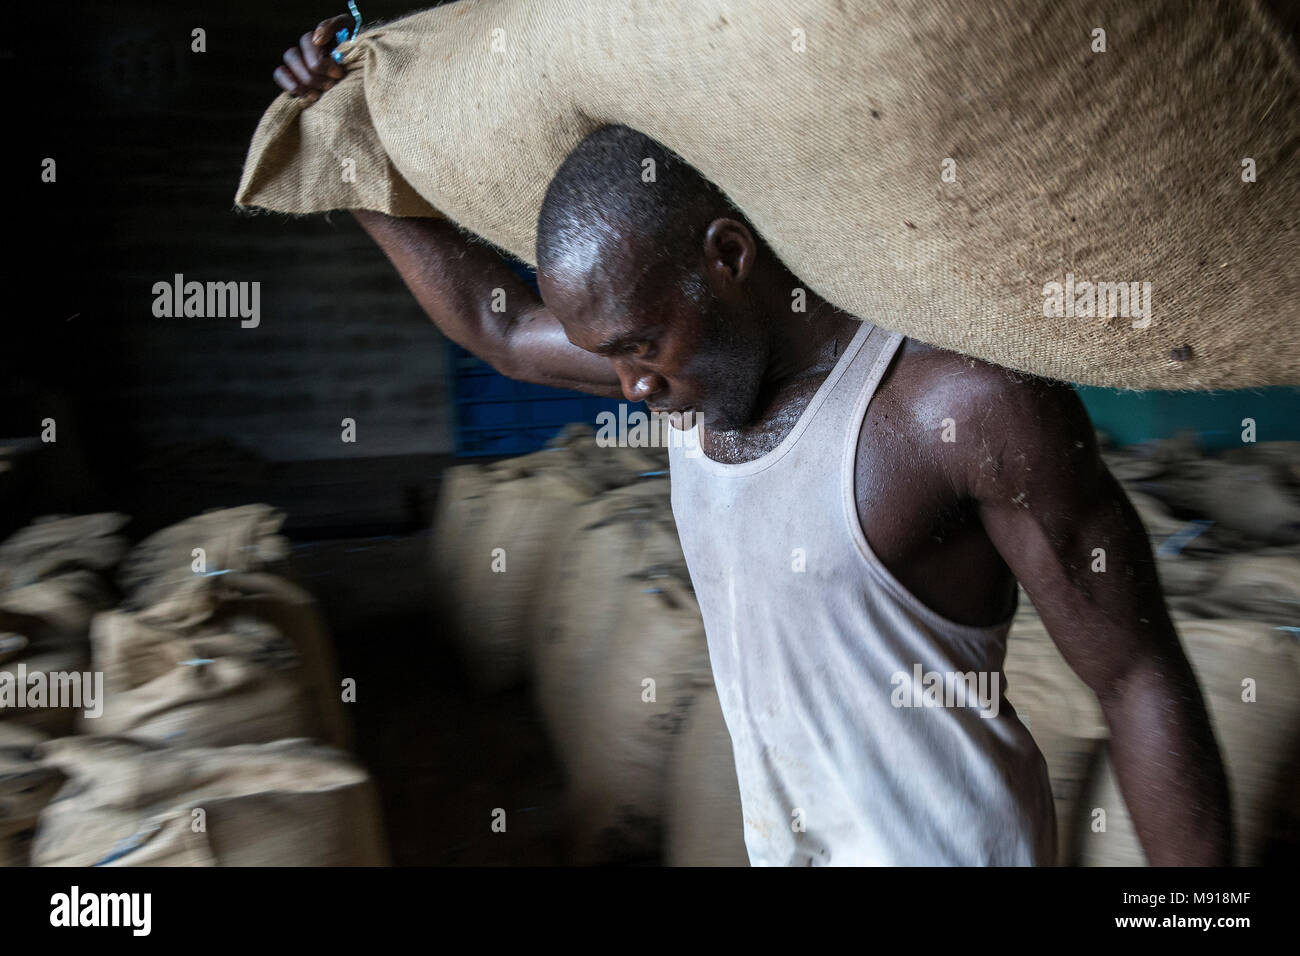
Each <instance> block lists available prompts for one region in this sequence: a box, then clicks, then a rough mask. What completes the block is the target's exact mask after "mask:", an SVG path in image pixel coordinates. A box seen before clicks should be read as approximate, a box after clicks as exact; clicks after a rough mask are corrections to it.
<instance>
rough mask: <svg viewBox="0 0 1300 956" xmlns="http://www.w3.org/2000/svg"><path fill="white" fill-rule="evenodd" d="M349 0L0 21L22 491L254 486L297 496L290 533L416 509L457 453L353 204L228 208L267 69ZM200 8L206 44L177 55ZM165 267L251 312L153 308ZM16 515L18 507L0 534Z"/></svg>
mask: <svg viewBox="0 0 1300 956" xmlns="http://www.w3.org/2000/svg"><path fill="white" fill-rule="evenodd" d="M427 5H431V4H426V6H427ZM361 9H362V13H363V14H364V15H365V17H366V19H367V22H369V21H371V20H373V19H391V18H393V17H396V16H398V15H400V14H402V13H405V12H408V11H409V9H411V8H410V7H408V6H406V5H393V4H384V3H375V2H374V0H367V2H366V3H364V4H362V5H361ZM344 10H346V5H345V4H343V3H335V2H332V0H331V2H327V3H325V4H324V5H322V4H321V3H320V2H312V3H307V2H298V0H293V2H282V3H275V4H268V3H252V2H239V0H236V2H230V3H218V4H205V5H170V4H162V3H151V4H150V3H139V2H126V3H99V4H93V5H92V4H56V5H55V7H54V10H53V11H50V10H48V9H42V10H41V11H40V13H41V15H42V16H43V17H44V20H43V25H42V27H41V28H40V29H32V28H31V27H30V26H27V27H23V26H21V25H20V26H15V28H14V29H13V31H12V32H11V33H10V34H9V35H8V36H7V37H5V39H4V41H3V44H4V47H5V48H4V50H3V52H2V53H0V64H2V68H3V69H4V70H5V71H6V73H7V76H6V80H7V82H6V88H7V90H8V93H9V95H8V96H7V97H6V101H7V103H8V104H9V106H10V108H11V110H12V111H14V112H18V113H19V114H20V123H19V130H20V135H19V136H18V137H16V141H14V140H11V141H10V146H9V148H7V149H6V150H5V154H6V162H7V163H8V164H10V165H11V167H12V168H11V169H9V170H8V173H9V175H8V176H7V177H6V178H7V181H8V182H9V183H10V184H12V185H13V186H14V187H15V190H14V191H15V193H17V197H16V198H17V200H18V202H17V203H11V204H10V209H11V212H13V213H14V218H15V220H16V221H11V222H10V229H9V232H10V240H11V241H10V252H9V254H8V255H7V257H6V258H7V259H8V260H9V265H10V267H11V268H12V270H13V271H12V275H11V278H10V280H9V281H8V282H7V283H6V286H7V290H8V292H9V294H8V295H7V296H6V299H7V302H8V305H9V308H8V309H7V310H6V311H7V312H8V313H9V314H8V322H7V323H6V324H7V329H6V336H5V339H6V341H7V342H8V345H9V347H8V348H6V349H5V351H6V352H7V353H8V354H7V355H6V356H5V362H6V366H7V367H6V369H5V375H4V382H3V385H2V386H0V387H2V388H3V394H2V395H0V437H4V438H21V437H35V436H36V435H37V434H38V433H39V430H40V421H41V420H42V419H44V418H46V417H52V418H54V419H55V420H56V422H57V429H58V442H57V446H55V447H46V448H42V449H40V450H39V451H40V453H41V457H42V458H44V459H47V460H46V461H44V462H42V466H43V467H42V471H41V474H42V476H43V478H44V479H45V480H42V481H39V482H37V483H36V487H32V488H29V489H28V491H29V494H28V495H27V496H25V499H24V500H25V501H26V503H27V504H28V506H29V507H28V509H27V510H30V511H31V512H32V513H41V512H43V511H48V510H50V509H51V508H53V509H56V510H68V511H72V510H90V509H97V508H104V507H111V508H113V509H115V510H127V511H129V512H130V513H132V514H134V515H136V517H137V530H139V531H144V530H148V529H151V528H152V527H156V526H161V525H162V524H165V523H167V522H169V521H173V520H177V518H179V517H183V516H185V515H187V514H192V513H194V512H195V511H197V510H201V507H206V506H215V505H219V504H224V503H227V502H226V501H225V500H224V499H226V498H232V500H233V498H234V497H239V495H240V493H241V492H242V491H249V490H251V489H253V488H256V489H258V492H259V493H260V495H261V497H262V498H263V499H267V498H268V496H269V498H270V499H273V500H272V501H271V503H273V504H284V505H290V504H292V505H293V507H292V509H291V511H290V523H289V529H290V530H291V531H294V532H295V533H301V534H308V533H311V534H321V533H325V534H328V533H334V532H340V531H342V530H343V529H348V530H350V531H356V530H358V529H361V530H371V531H391V530H408V529H410V528H413V527H416V526H422V525H423V524H424V523H425V520H426V519H427V517H428V514H427V498H428V497H429V495H430V492H431V489H430V488H429V487H428V482H427V481H426V480H425V479H426V477H427V476H429V475H434V476H436V472H437V470H438V468H439V467H440V466H441V464H442V463H443V462H442V461H441V460H440V457H442V456H446V455H448V454H449V453H451V452H452V450H453V428H454V417H453V410H452V407H451V403H450V397H449V396H450V388H449V381H448V378H449V369H450V361H449V356H448V354H447V349H446V342H445V340H444V339H443V338H442V336H441V335H440V334H439V333H438V332H437V330H436V329H435V328H434V327H433V326H432V324H431V323H430V322H429V321H428V320H427V318H425V317H424V315H423V313H422V312H421V311H420V310H419V308H418V306H417V305H416V304H415V302H414V301H413V300H412V298H411V297H410V295H409V294H408V293H407V292H406V291H405V289H404V287H403V286H402V284H401V282H400V280H398V279H397V277H396V274H395V273H394V272H393V270H392V269H391V267H390V266H389V264H388V262H387V260H385V259H384V257H383V255H382V254H381V253H380V252H379V251H378V249H376V248H375V247H374V245H373V244H372V243H371V242H370V241H369V239H368V238H367V237H366V236H365V235H364V233H362V232H361V230H360V228H359V227H358V226H357V225H356V223H355V222H354V221H353V219H352V217H351V216H349V215H347V214H346V213H337V214H334V215H331V216H329V217H321V216H316V217H309V218H303V219H293V218H290V217H286V216H279V215H270V214H261V215H249V214H246V213H241V212H237V211H236V210H235V209H234V195H235V189H236V186H237V184H238V180H239V174H240V170H241V168H242V165H243V160H244V156H245V153H246V150H247V147H248V142H249V140H250V139H251V137H252V133H253V130H254V128H255V126H256V124H257V120H258V118H259V117H260V116H261V114H262V111H263V110H264V109H265V108H266V106H267V105H268V104H269V103H270V101H271V99H272V98H273V97H274V96H275V95H276V94H277V93H278V92H279V90H278V87H276V86H275V85H274V83H273V81H272V79H271V72H272V70H273V69H274V68H275V67H276V65H278V64H279V62H280V59H281V56H282V54H283V52H284V50H285V48H286V47H288V46H289V45H291V44H292V43H295V42H296V40H297V38H298V36H299V35H301V34H302V33H303V32H304V31H306V30H308V29H310V28H312V27H313V26H314V25H315V24H316V23H317V22H319V21H320V20H321V19H324V18H325V17H326V16H328V15H331V14H333V13H337V12H340V11H344ZM29 13H31V11H29ZM51 13H53V15H51ZM196 27H201V28H203V29H204V30H206V32H207V37H206V41H207V52H204V53H196V52H191V31H192V30H193V29H194V28H196ZM46 157H51V158H53V159H55V161H56V162H57V181H56V182H54V183H43V182H41V179H40V170H41V163H42V161H43V160H44V158H46ZM12 195H13V194H11V196H12ZM175 273H182V274H183V275H184V276H185V279H186V281H190V280H197V281H200V282H206V281H223V282H224V281H254V280H256V281H260V282H261V296H262V300H261V315H262V318H261V325H260V327H258V328H255V329H243V328H241V327H240V324H239V319H238V318H225V319H221V318H184V317H180V318H156V317H154V315H153V312H152V308H153V300H154V296H153V292H152V287H153V284H154V283H155V282H158V281H163V280H165V281H171V279H172V276H173V275H174V274H175ZM345 417H351V418H354V419H356V421H357V438H358V440H357V442H356V443H355V444H345V443H343V442H342V441H341V440H340V431H341V426H340V421H341V420H342V419H343V418H345ZM295 462H299V463H300V462H311V463H312V465H311V467H309V468H302V467H294V465H293V463H295ZM223 489H224V490H223ZM30 516H31V515H28V514H19V513H14V512H13V511H11V512H10V513H9V514H7V515H6V516H5V524H6V527H4V528H0V532H8V531H10V530H12V529H13V528H14V527H16V526H18V525H20V524H21V523H23V522H24V521H25V520H27V519H28V518H29V517H30Z"/></svg>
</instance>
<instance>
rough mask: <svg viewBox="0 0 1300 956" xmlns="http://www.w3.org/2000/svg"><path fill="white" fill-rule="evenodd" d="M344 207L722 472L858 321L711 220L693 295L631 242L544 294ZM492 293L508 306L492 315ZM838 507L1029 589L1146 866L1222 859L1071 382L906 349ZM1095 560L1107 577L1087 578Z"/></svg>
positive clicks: (1133, 554) (1205, 759) (413, 269)
mask: <svg viewBox="0 0 1300 956" xmlns="http://www.w3.org/2000/svg"><path fill="white" fill-rule="evenodd" d="M333 25H334V21H326V22H325V23H324V24H322V25H321V27H318V28H317V30H316V31H315V34H314V35H313V34H306V35H304V37H303V39H302V42H301V43H300V45H299V47H298V48H294V49H291V50H290V51H289V53H290V54H294V56H293V57H292V61H291V58H290V57H289V55H288V54H286V65H287V66H288V67H289V69H290V71H291V73H292V76H288V75H284V74H283V73H282V71H283V69H284V68H281V71H277V74H276V79H277V82H280V84H281V85H282V86H283V87H284V88H285V89H287V90H289V91H290V92H291V93H294V94H295V95H306V96H310V95H313V94H314V95H316V96H319V95H321V94H322V93H323V92H324V91H325V90H326V89H328V84H329V83H330V80H331V78H332V74H330V73H329V72H328V71H329V69H330V67H329V65H328V63H327V62H320V61H319V58H317V62H318V65H317V67H316V69H315V70H314V71H313V69H312V68H310V67H308V66H306V65H305V63H306V62H309V61H311V60H312V58H311V57H310V56H309V55H307V56H305V55H304V53H303V52H302V51H306V50H307V49H308V48H309V47H311V46H313V45H316V46H323V45H324V44H323V42H321V43H318V42H317V39H318V38H319V37H322V36H325V37H328V36H329V35H330V34H329V31H330V29H332V27H333ZM299 68H301V69H299ZM304 77H306V80H311V81H312V82H307V81H306V80H304ZM354 214H355V215H356V217H357V219H358V221H359V222H360V223H361V225H362V227H363V228H364V229H365V230H366V231H367V232H368V233H369V234H370V235H371V237H372V238H374V240H375V241H376V243H377V244H378V245H379V246H380V248H381V249H383V251H384V252H385V254H386V255H387V256H388V258H389V259H390V260H391V261H392V263H393V265H394V266H395V267H396V268H397V271H398V272H399V273H400V274H401V276H402V278H403V280H404V281H405V282H406V284H407V286H408V287H409V288H410V290H411V291H412V293H413V294H414V295H415V297H416V299H417V300H418V301H419V302H420V304H421V306H422V307H423V308H424V310H425V311H426V313H427V314H428V315H429V317H430V319H432V320H433V322H434V323H435V324H436V325H437V326H438V328H439V329H440V330H441V331H442V332H443V333H444V334H446V335H447V336H448V338H450V339H452V340H453V341H455V342H456V343H458V344H459V345H461V346H463V347H464V348H466V349H468V350H469V351H471V352H473V353H474V354H476V355H478V356H479V357H480V358H482V359H483V360H485V361H487V362H488V363H490V364H491V365H493V366H494V367H495V368H496V369H497V370H498V371H500V372H501V373H502V374H505V375H507V376H510V377H513V378H517V379H522V380H524V381H530V382H537V383H540V384H544V385H552V386H558V387H562V388H571V389H578V390H581V391H586V392H590V393H592V394H596V395H602V396H610V397H624V398H626V399H627V400H629V401H645V402H646V403H647V404H648V405H649V406H650V407H651V408H652V409H654V410H661V411H668V412H680V411H683V410H693V411H695V412H696V413H697V414H698V416H699V417H700V419H701V420H702V424H701V439H702V442H701V444H702V448H703V451H704V453H705V454H706V455H708V456H709V457H710V458H713V459H715V460H718V461H723V462H728V463H736V462H743V461H749V460H752V459H754V458H757V457H760V456H762V455H763V454H765V453H766V452H767V451H770V450H771V449H773V448H774V447H776V445H777V444H779V442H780V441H781V439H782V438H783V437H784V436H785V434H786V433H787V432H788V431H789V430H790V428H791V427H793V425H794V423H795V422H796V420H797V419H798V417H799V415H800V414H801V412H802V411H803V409H804V408H805V407H806V406H807V403H808V402H809V400H810V399H811V397H812V396H813V394H814V393H815V392H816V390H817V388H818V387H819V386H820V385H821V383H822V382H823V381H824V380H825V378H826V376H827V375H828V374H829V373H830V371H831V370H832V368H833V367H834V366H835V363H836V361H837V360H838V358H839V356H840V355H841V353H842V352H843V350H844V348H845V347H846V346H847V345H848V344H849V342H850V340H851V339H852V337H853V335H854V333H855V332H856V330H857V329H858V328H859V322H860V319H859V318H857V317H855V316H852V315H849V314H847V313H845V312H843V311H841V310H839V309H836V308H835V307H834V306H832V305H831V304H830V303H828V302H826V301H825V300H823V299H821V298H820V297H819V296H817V295H816V294H814V293H813V292H812V291H811V290H806V305H805V308H804V309H803V310H799V311H796V310H795V308H794V307H793V305H792V303H793V300H794V296H792V291H793V290H796V289H800V288H803V286H802V283H800V281H799V280H798V278H797V277H795V276H794V275H792V274H791V273H790V272H789V271H788V270H787V269H786V268H785V267H784V266H783V265H782V264H781V262H780V261H779V259H777V258H776V257H775V256H774V255H772V254H771V253H770V251H769V250H768V249H767V247H766V246H765V245H764V244H763V243H762V242H761V240H760V239H759V238H758V237H756V236H755V235H754V234H753V233H752V232H751V231H750V229H749V228H748V227H747V226H746V225H745V224H744V223H742V222H739V221H737V220H734V219H728V218H719V219H716V220H714V221H713V222H711V223H710V224H709V225H708V227H707V229H706V232H705V238H704V242H703V243H702V247H701V249H700V251H699V261H698V275H699V278H700V288H699V289H697V290H695V294H692V291H691V290H689V289H684V288H682V287H681V285H680V283H676V282H672V281H668V280H667V279H666V277H665V276H663V275H662V274H660V273H658V272H657V271H656V270H655V269H652V268H649V267H647V266H646V265H645V262H646V258H645V256H644V254H643V251H642V250H641V249H640V245H639V243H638V237H635V236H616V237H615V238H614V239H612V240H610V241H609V242H606V243H605V244H604V246H603V248H602V250H601V255H600V257H599V260H600V261H599V262H598V263H597V264H595V265H593V264H592V263H591V262H590V261H584V262H582V263H567V264H566V263H563V262H561V263H560V264H559V265H553V269H552V271H550V272H547V271H545V270H543V271H541V272H539V274H538V284H539V288H540V290H541V293H542V295H541V298H540V299H539V298H538V297H537V295H536V294H534V293H533V291H532V290H531V289H530V288H529V287H528V286H527V285H525V284H524V283H523V282H521V281H519V280H518V279H517V278H516V277H515V276H514V274H513V273H512V272H511V270H510V269H509V267H508V266H507V265H506V264H505V262H504V261H503V260H502V259H501V258H500V257H499V256H498V255H497V254H495V253H494V252H493V251H492V250H491V249H490V248H489V247H487V246H485V245H483V244H478V243H470V242H467V240H466V237H465V236H464V235H463V234H462V233H461V232H459V230H457V229H456V227H454V226H453V225H451V224H450V223H448V222H446V221H444V220H429V219H396V218H392V217H389V216H385V215H382V214H379V213H374V212H368V211H363V210H356V211H355V212H354ZM589 258H590V257H589V256H588V257H587V259H589ZM494 289H504V290H505V293H506V303H507V308H506V311H505V312H504V313H501V312H493V311H492V310H491V303H492V301H493V290H494ZM629 293H630V294H629ZM701 293H704V294H701ZM703 300H707V302H705V301H703ZM949 420H950V424H949ZM945 427H947V430H948V431H949V433H950V434H951V435H953V437H955V440H954V441H943V440H942V436H943V434H944V431H945ZM855 492H856V495H857V499H858V501H859V519H860V521H861V523H862V528H863V531H864V533H865V534H866V537H867V541H868V543H869V544H870V546H871V548H872V550H873V551H874V552H875V553H876V554H877V555H878V556H879V558H880V559H881V561H882V562H883V563H884V565H885V566H886V568H887V569H888V570H889V571H890V572H891V573H892V574H893V575H894V576H895V577H897V578H898V580H899V581H900V582H901V583H902V584H903V585H904V586H905V587H906V588H908V589H909V590H910V591H911V592H912V593H913V594H914V595H916V597H917V598H919V599H920V600H921V601H922V603H924V604H926V605H927V606H929V607H930V608H931V609H932V610H934V611H936V612H937V613H939V614H940V615H943V616H944V617H946V618H949V619H951V620H954V621H957V622H959V623H963V624H971V625H987V624H993V623H996V622H999V621H1003V620H1005V619H1006V618H1007V617H1008V615H1009V614H1010V613H1011V611H1012V609H1013V607H1014V600H1015V592H1016V581H1017V579H1018V580H1019V582H1020V583H1021V584H1022V585H1023V587H1024V589H1025V591H1026V592H1027V593H1028V594H1029V596H1030V598H1031V599H1032V600H1033V603H1034V606H1035V607H1036V608H1037V609H1038V611H1039V613H1040V615H1041V617H1042V619H1043V622H1044V624H1045V625H1046V627H1047V629H1048V632H1049V633H1050V635H1051V637H1052V639H1053V641H1054V642H1055V643H1056V645H1057V647H1058V648H1059V649H1060V651H1061V653H1062V655H1063V656H1064V658H1065V660H1066V661H1067V662H1068V664H1069V665H1070V667H1071V668H1072V669H1073V670H1074V671H1075V673H1076V674H1078V676H1079V677H1080V679H1081V680H1083V681H1084V683H1085V684H1087V686H1088V687H1089V688H1090V689H1091V690H1092V691H1093V693H1094V694H1096V695H1097V698H1098V701H1099V702H1100V704H1101V708H1102V711H1103V714H1104V716H1105V719H1106V721H1107V724H1108V725H1109V728H1110V732H1111V741H1110V748H1111V756H1112V760H1113V763H1114V767H1115V772H1116V777H1117V780H1118V783H1119V786H1120V790H1121V792H1122V793H1123V796H1124V799H1125V802H1126V803H1127V805H1128V807H1129V809H1130V812H1131V813H1132V817H1133V821H1134V824H1135V827H1136V830H1137V833H1138V837H1139V839H1140V840H1141V842H1142V846H1143V849H1144V850H1145V851H1146V854H1147V857H1148V859H1149V861H1150V862H1151V864H1153V865H1156V866H1185V865H1229V864H1230V862H1231V853H1232V843H1231V840H1232V837H1231V830H1230V807H1229V794H1228V785H1227V778H1226V776H1225V772H1224V768H1223V763H1222V760H1221V758H1220V754H1219V750H1218V747H1217V745H1216V743H1215V740H1214V736H1213V733H1212V731H1211V728H1210V723H1209V719H1208V716H1207V713H1206V708H1205V704H1204V701H1203V699H1202V696H1201V693H1200V690H1199V688H1198V686H1197V683H1196V680H1195V677H1194V676H1193V673H1192V670H1191V667H1190V666H1189V664H1188V661H1187V659H1186V657H1185V655H1184V654H1183V652H1182V648H1181V646H1180V644H1179V642H1178V638H1177V635H1176V632H1175V631H1174V627H1173V624H1172V622H1171V621H1170V619H1169V615H1168V613H1167V611H1166V609H1165V606H1164V600H1163V596H1162V594H1161V591H1160V586H1159V582H1158V580H1157V577H1156V570H1155V563H1154V559H1153V557H1152V554H1151V549H1150V546H1149V544H1148V541H1147V537H1146V533H1145V531H1144V529H1143V527H1142V524H1141V522H1140V520H1139V518H1138V516H1137V514H1136V512H1135V511H1134V509H1133V507H1132V506H1131V504H1130V503H1129V501H1128V499H1127V498H1126V497H1125V496H1124V493H1123V491H1122V490H1121V488H1120V486H1119V484H1118V482H1116V481H1115V479H1114V478H1113V477H1112V476H1111V474H1110V473H1109V471H1108V470H1107V469H1106V466H1105V464H1104V463H1103V462H1102V460H1101V458H1100V456H1099V454H1098V450H1097V446H1096V442H1095V440H1094V435H1093V429H1092V423H1091V421H1090V420H1089V418H1088V415H1087V413H1086V411H1085V410H1084V408H1083V405H1082V403H1081V402H1080V401H1079V398H1078V396H1077V395H1076V394H1075V392H1074V390H1073V389H1072V388H1070V387H1068V386H1065V385H1061V384H1057V383H1051V382H1048V381H1045V380H1042V379H1038V378H1034V377H1032V376H1026V375H1021V374H1017V373H1014V372H1011V371H1008V370H1006V369H1003V368H1000V367H997V366H994V365H991V364H989V363H986V362H982V361H979V360H976V359H972V358H969V357H966V356H962V355H958V354H956V353H952V352H948V351H945V350H942V349H938V348H934V347H931V346H927V345H923V344H921V343H919V342H916V341H913V340H910V339H909V340H906V341H905V342H904V343H903V346H902V347H901V348H900V349H899V352H898V354H897V355H896V356H895V358H894V360H893V362H892V363H891V365H890V368H889V369H888V370H887V372H886V374H885V376H884V378H883V380H882V381H881V384H880V386H879V389H878V390H877V392H876V395H875V397H874V398H873V399H872V402H871V404H870V405H869V406H868V409H867V414H866V416H865V418H864V421H863V427H862V431H861V434H860V436H859V440H858V455H857V466H856V488H855ZM871 501H888V502H889V503H890V507H889V508H888V509H873V508H870V507H868V506H867V503H868V502H871ZM1095 548H1103V549H1105V553H1106V566H1107V571H1106V573H1094V572H1093V571H1092V570H1091V565H1092V562H1093V559H1094V556H1093V550H1094V549H1095Z"/></svg>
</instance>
